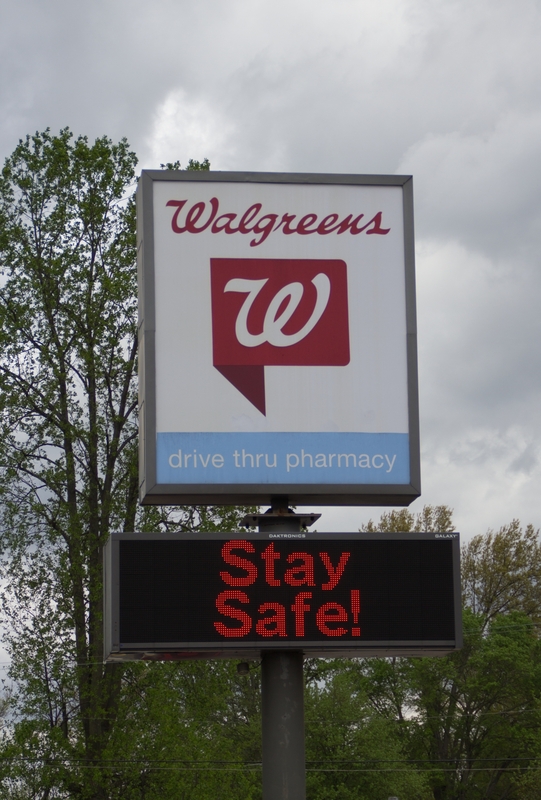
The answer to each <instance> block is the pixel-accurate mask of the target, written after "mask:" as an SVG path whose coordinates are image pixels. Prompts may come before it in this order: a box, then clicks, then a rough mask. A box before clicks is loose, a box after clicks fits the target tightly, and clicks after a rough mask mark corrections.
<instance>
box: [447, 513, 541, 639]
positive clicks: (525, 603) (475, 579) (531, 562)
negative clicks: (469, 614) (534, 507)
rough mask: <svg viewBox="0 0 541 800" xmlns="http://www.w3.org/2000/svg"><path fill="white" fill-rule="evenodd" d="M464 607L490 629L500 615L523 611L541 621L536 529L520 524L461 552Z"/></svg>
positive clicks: (476, 540)
mask: <svg viewBox="0 0 541 800" xmlns="http://www.w3.org/2000/svg"><path fill="white" fill-rule="evenodd" d="M462 585H463V600H464V604H465V605H466V606H468V607H469V608H471V609H472V610H473V611H474V612H475V613H478V614H480V615H481V617H482V618H483V620H484V622H485V625H489V624H490V623H491V621H492V620H493V619H495V618H496V617H497V616H498V615H499V614H507V613H509V612H510V611H523V612H524V613H525V614H527V616H528V617H529V618H530V619H532V620H534V621H535V622H540V621H541V544H540V543H539V531H536V530H535V529H534V527H533V525H528V526H527V527H526V528H525V529H524V530H523V529H522V527H521V525H520V522H519V521H518V520H516V519H515V520H513V521H512V522H511V523H510V524H509V525H504V526H503V527H502V528H500V529H499V531H498V532H497V533H494V531H491V530H489V531H488V532H487V533H486V534H485V535H484V536H474V538H473V539H472V540H471V541H470V542H469V543H468V544H467V545H466V546H465V547H464V548H463V551H462Z"/></svg>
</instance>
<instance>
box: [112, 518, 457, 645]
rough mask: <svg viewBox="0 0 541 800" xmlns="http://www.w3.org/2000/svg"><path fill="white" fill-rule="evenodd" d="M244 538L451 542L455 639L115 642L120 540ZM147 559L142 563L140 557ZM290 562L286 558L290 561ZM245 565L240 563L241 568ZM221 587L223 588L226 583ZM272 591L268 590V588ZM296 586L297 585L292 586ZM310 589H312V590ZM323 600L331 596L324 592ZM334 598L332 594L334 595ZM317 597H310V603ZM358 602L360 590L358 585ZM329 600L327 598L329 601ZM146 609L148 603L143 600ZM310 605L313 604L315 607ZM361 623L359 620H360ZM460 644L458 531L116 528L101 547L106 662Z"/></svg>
mask: <svg viewBox="0 0 541 800" xmlns="http://www.w3.org/2000/svg"><path fill="white" fill-rule="evenodd" d="M237 539H241V540H248V541H249V542H254V543H256V542H269V543H270V541H273V540H274V541H275V542H276V545H277V546H278V545H279V542H280V540H282V541H283V540H288V542H290V543H292V544H293V546H294V547H298V548H299V549H302V547H303V544H304V545H306V543H308V542H310V543H316V544H317V543H318V542H321V543H322V545H324V544H326V545H327V547H332V546H335V545H336V544H337V543H342V542H343V543H344V544H346V545H347V543H348V542H349V543H351V542H352V540H364V541H367V542H370V541H376V542H388V541H397V540H398V541H400V542H405V541H434V540H437V539H441V540H442V542H443V541H445V543H450V544H451V550H452V556H451V558H452V581H453V616H454V631H455V638H454V640H441V641H436V640H425V641H413V640H408V641H388V642H382V641H376V642H366V643H365V642H364V641H363V640H362V639H359V640H358V642H357V641H356V640H354V641H352V639H351V638H349V639H348V640H347V641H344V640H340V639H337V638H335V639H328V640H325V641H324V642H323V643H322V641H321V640H320V641H303V640H299V639H296V640H293V639H290V640H288V641H284V639H278V638H275V637H273V638H272V639H267V640H257V641H253V640H252V641H239V640H235V641H229V640H227V639H221V640H219V641H212V642H185V643H178V642H177V643H175V644H174V645H173V644H172V643H161V645H160V646H157V645H156V644H154V645H152V644H151V643H144V644H140V645H139V646H134V645H131V646H128V645H127V644H125V645H124V646H123V644H122V642H121V641H120V580H119V576H120V569H119V563H120V543H121V542H125V541H138V542H149V541H156V542H164V541H165V542H174V541H179V540H180V541H187V542H190V541H203V542H205V541H219V542H224V543H225V542H227V541H230V540H237ZM145 563H147V562H145ZM290 563H291V562H290ZM243 569H244V568H243ZM220 587H221V588H222V589H226V588H227V587H226V585H225V584H224V585H223V586H221V584H220ZM270 591H271V592H272V589H271V590H270ZM295 591H298V590H295ZM314 591H315V590H314ZM327 599H330V598H328V597H327ZM335 599H336V598H335ZM315 602H317V600H316V599H315V600H314V603H315ZM360 602H361V605H362V602H363V600H362V589H361V601H360ZM331 605H332V603H331ZM145 608H147V606H146V605H145ZM314 610H315V609H314ZM361 624H362V622H361ZM461 647H462V605H461V587H460V536H459V534H458V533H409V532H408V533H334V534H323V533H319V534H318V533H308V532H301V533H273V532H268V533H253V532H250V533H248V532H242V533H235V532H233V533H231V532H229V533H218V532H215V533H199V534H196V533H115V534H112V536H111V537H110V538H109V540H108V542H107V544H106V546H105V549H104V657H105V659H106V660H108V661H131V660H141V659H143V660H158V661H159V660H162V661H163V660H183V659H221V658H242V659H245V658H260V657H261V654H262V653H263V652H268V651H273V650H274V651H285V650H287V651H299V650H300V651H302V652H304V653H305V654H307V655H310V656H315V657H327V658H334V657H348V658H364V657H369V656H378V657H387V656H407V657H411V656H443V655H446V654H448V653H450V652H454V651H455V650H458V649H460V648H461Z"/></svg>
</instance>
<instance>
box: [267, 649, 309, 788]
mask: <svg viewBox="0 0 541 800" xmlns="http://www.w3.org/2000/svg"><path fill="white" fill-rule="evenodd" d="M261 669H262V674H261V695H262V696H261V700H262V725H263V800H305V797H306V755H305V749H304V674H303V654H302V651H300V650H291V651H288V652H286V651H274V652H273V651H270V652H269V651H267V652H266V653H264V654H263V659H262V665H261Z"/></svg>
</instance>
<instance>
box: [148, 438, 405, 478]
mask: <svg viewBox="0 0 541 800" xmlns="http://www.w3.org/2000/svg"><path fill="white" fill-rule="evenodd" d="M156 452H157V456H156V460H157V470H156V471H157V481H158V483H161V484H165V483H169V484H175V483H177V484H205V483H208V484H219V483H224V484H249V483H254V484H277V483H281V484H288V483H289V484H310V483H312V484H347V483H352V484H409V482H410V472H409V440H408V435H407V434H406V433H332V432H329V433H327V432H325V433H158V434H157V443H156Z"/></svg>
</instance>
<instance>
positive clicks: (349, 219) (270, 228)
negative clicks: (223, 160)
mask: <svg viewBox="0 0 541 800" xmlns="http://www.w3.org/2000/svg"><path fill="white" fill-rule="evenodd" d="M166 206H169V207H171V208H173V209H174V211H173V216H172V217H171V229H172V231H173V233H192V234H197V233H203V231H208V232H209V233H225V234H230V235H231V234H235V233H240V234H242V235H244V236H249V235H250V234H252V235H253V238H252V239H250V247H257V246H258V245H260V244H263V242H264V241H265V240H266V239H268V237H269V236H270V235H271V233H281V234H282V235H284V236H291V235H292V234H297V235H299V236H312V235H314V234H315V235H317V236H329V235H330V234H336V235H337V236H340V234H343V233H349V234H351V235H352V236H358V234H360V233H366V234H367V235H368V236H369V235H371V234H377V235H379V236H386V235H387V234H388V233H389V231H390V230H391V229H390V228H385V227H383V221H382V216H383V214H382V212H381V211H378V212H377V213H376V214H374V216H373V217H371V218H370V219H368V220H367V219H366V216H365V214H356V215H355V214H347V215H346V216H344V215H340V214H327V215H326V216H325V217H321V216H319V215H318V214H313V213H311V214H305V215H304V216H303V217H300V218H299V216H298V215H297V214H289V213H287V214H275V213H273V212H264V213H263V204H262V203H254V204H253V205H251V206H250V207H249V208H248V209H246V211H245V212H244V213H243V214H237V213H232V212H225V213H223V212H221V209H220V202H219V200H218V198H217V197H212V198H211V199H210V200H209V201H208V203H207V202H206V201H204V200H200V201H199V202H197V203H193V204H192V205H190V204H189V203H188V200H168V201H167V203H166Z"/></svg>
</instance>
